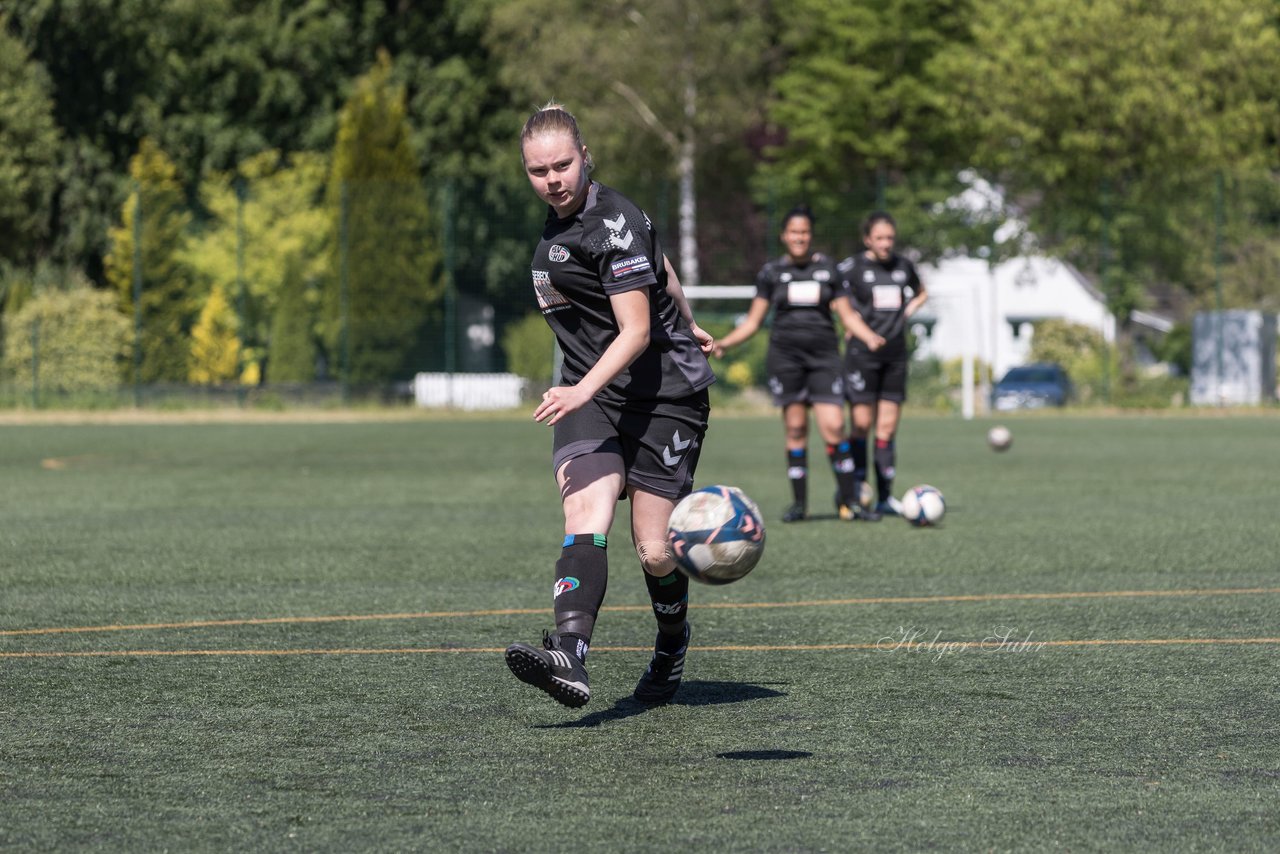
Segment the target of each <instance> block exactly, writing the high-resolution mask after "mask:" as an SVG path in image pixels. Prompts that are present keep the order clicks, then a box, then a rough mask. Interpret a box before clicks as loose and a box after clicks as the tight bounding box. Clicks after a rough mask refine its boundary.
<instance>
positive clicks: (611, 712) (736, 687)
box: [537, 680, 786, 729]
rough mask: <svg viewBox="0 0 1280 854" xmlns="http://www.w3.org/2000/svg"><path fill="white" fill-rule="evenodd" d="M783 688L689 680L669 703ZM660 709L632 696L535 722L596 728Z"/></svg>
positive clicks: (760, 696) (754, 695) (764, 694)
mask: <svg viewBox="0 0 1280 854" xmlns="http://www.w3.org/2000/svg"><path fill="white" fill-rule="evenodd" d="M785 696H786V694H784V693H783V692H782V691H775V690H773V689H772V688H766V687H764V686H763V685H752V684H751V683H749V682H706V681H698V680H692V681H689V682H685V683H684V684H683V685H681V686H680V690H679V692H677V693H676V697H675V699H674V700H672V701H671V702H670V703H669V705H672V706H722V705H725V704H727V703H745V702H747V701H749V700H764V699H768V698H769V697H785ZM656 708H659V707H658V706H655V705H652V704H650V703H641V702H639V701H638V700H635V699H633V698H631V697H623V698H621V699H619V700H618V701H617V702H616V703H614V704H613V708H611V709H603V710H601V711H599V712H592V713H591V714H589V715H587V716H586V717H584V718H579V719H578V720H576V721H564V722H563V723H558V724H538V725H537V728H538V729H571V728H575V727H597V726H600V725H601V724H604V723H608V722H610V721H620V720H625V719H626V718H632V717H635V716H636V715H642V714H644V713H645V712H647V711H650V710H651V709H656Z"/></svg>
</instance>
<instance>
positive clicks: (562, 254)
mask: <svg viewBox="0 0 1280 854" xmlns="http://www.w3.org/2000/svg"><path fill="white" fill-rule="evenodd" d="M547 257H548V258H550V259H551V260H552V261H554V262H555V263H557V264H563V263H564V262H565V261H568V260H569V250H568V249H565V248H564V247H563V246H561V245H560V244H559V243H557V244H555V245H554V246H552V247H551V249H550V250H548V251H547Z"/></svg>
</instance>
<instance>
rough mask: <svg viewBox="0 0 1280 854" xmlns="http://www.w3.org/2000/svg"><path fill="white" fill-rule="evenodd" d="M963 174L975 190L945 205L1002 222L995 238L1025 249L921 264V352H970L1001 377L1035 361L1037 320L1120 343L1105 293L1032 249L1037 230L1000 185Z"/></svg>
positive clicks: (951, 355) (943, 355)
mask: <svg viewBox="0 0 1280 854" xmlns="http://www.w3.org/2000/svg"><path fill="white" fill-rule="evenodd" d="M960 178H961V180H963V181H964V182H965V183H967V184H968V188H967V189H966V190H965V191H964V192H962V193H960V194H958V195H956V196H955V197H953V198H951V199H949V200H948V201H947V203H946V205H945V207H946V208H949V209H951V210H952V211H961V212H963V213H964V214H965V215H966V216H967V217H970V218H972V219H973V220H974V221H978V222H999V223H1000V226H999V227H998V228H997V229H996V230H995V233H994V237H995V241H996V243H997V244H1003V245H1009V244H1013V245H1017V246H1020V247H1024V249H1023V251H1022V252H1020V253H1016V254H1014V255H1012V256H1011V257H1006V258H1005V259H1004V260H1001V261H998V262H997V263H995V264H991V263H989V262H988V261H987V260H986V259H985V258H973V257H952V258H946V259H943V260H941V261H938V262H937V263H934V264H922V265H920V267H919V268H918V269H919V273H920V278H921V280H922V281H923V282H924V286H925V289H926V290H927V291H928V292H929V301H928V302H927V303H925V305H924V307H923V308H922V309H921V310H920V313H919V315H917V316H916V317H915V318H913V320H914V323H913V331H914V332H915V333H916V336H917V341H918V350H917V355H918V356H921V357H926V358H927V357H936V358H938V359H942V360H944V361H945V360H950V359H960V358H963V357H964V356H966V355H968V356H971V357H972V358H974V359H978V360H981V361H983V362H985V363H987V364H988V365H990V366H991V368H992V372H993V373H994V375H995V377H996V378H999V377H1000V376H1002V375H1003V374H1004V372H1005V371H1007V370H1008V369H1009V368H1012V367H1014V366H1016V365H1021V364H1024V363H1025V362H1027V361H1028V360H1029V358H1030V354H1031V338H1032V336H1033V335H1034V334H1035V330H1034V328H1033V326H1032V324H1034V323H1035V322H1036V321H1038V320H1049V319H1057V320H1065V321H1069V322H1071V323H1078V324H1081V325H1083V326H1087V327H1089V328H1090V329H1094V330H1096V331H1097V332H1098V333H1100V334H1101V335H1102V336H1103V338H1104V340H1106V341H1108V342H1111V341H1114V340H1115V332H1116V323H1115V318H1114V317H1113V316H1112V315H1111V313H1110V312H1109V311H1108V310H1107V306H1106V300H1105V298H1104V297H1103V295H1102V293H1101V292H1099V291H1098V289H1097V288H1095V287H1094V286H1093V284H1092V283H1091V282H1089V280H1088V279H1086V278H1085V277H1084V276H1083V275H1081V274H1080V272H1079V271H1078V270H1076V269H1075V268H1074V267H1072V266H1071V265H1070V264H1067V263H1065V262H1063V261H1059V260H1057V259H1054V258H1049V257H1047V256H1045V255H1042V254H1039V253H1038V252H1036V251H1035V250H1034V248H1032V247H1034V245H1035V238H1034V235H1030V234H1028V233H1027V232H1026V226H1025V224H1024V223H1022V222H1020V221H1019V220H1018V219H1016V218H1011V217H1010V216H1009V213H1008V210H1007V209H1006V207H1005V204H1004V197H1003V194H1002V193H1001V191H1000V190H999V188H997V187H994V186H993V185H991V184H990V183H988V182H987V181H986V180H984V179H983V178H982V177H981V176H979V175H978V174H977V173H975V172H972V171H967V172H964V173H961V175H960ZM907 240H908V242H909V241H910V236H909V235H908V236H907ZM1002 254H1007V253H1002Z"/></svg>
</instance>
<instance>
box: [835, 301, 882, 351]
mask: <svg viewBox="0 0 1280 854" xmlns="http://www.w3.org/2000/svg"><path fill="white" fill-rule="evenodd" d="M831 308H832V309H834V310H835V313H836V315H837V316H839V318H840V322H841V323H842V324H844V330H845V335H846V336H852V337H854V338H857V339H858V340H859V341H861V342H862V343H863V344H866V345H867V349H868V350H870V351H871V352H873V353H874V352H875V351H876V350H879V349H880V348H881V347H883V346H884V338H882V337H880V335H878V334H876V332H875V330H873V329H872V328H871V327H870V326H868V325H867V322H866V321H865V320H863V319H862V315H860V314H859V313H858V312H856V311H854V310H853V306H852V305H850V304H849V298H848V297H846V296H843V295H841V296H838V297H836V298H835V299H833V300H832V301H831Z"/></svg>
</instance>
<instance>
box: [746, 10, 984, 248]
mask: <svg viewBox="0 0 1280 854" xmlns="http://www.w3.org/2000/svg"><path fill="white" fill-rule="evenodd" d="M971 5H972V3H971V0H864V2H859V3H832V2H829V0H796V2H794V3H792V4H791V5H790V13H789V14H787V15H785V16H783V17H782V19H781V23H782V30H781V36H780V42H781V46H782V48H783V50H784V51H785V54H786V57H787V60H786V67H785V70H784V71H782V72H781V73H780V74H778V75H777V77H776V78H775V79H774V80H773V89H774V98H773V100H772V102H771V105H770V110H769V117H770V120H771V121H772V123H773V129H774V136H775V138H776V139H777V141H778V142H777V144H776V145H775V146H773V147H772V148H771V149H770V151H769V157H770V161H769V162H768V163H767V164H766V166H765V168H764V169H763V170H762V171H761V174H760V178H759V179H758V181H757V186H758V195H759V196H760V197H762V198H772V199H775V200H781V202H780V203H781V204H783V205H785V204H788V203H789V202H788V201H787V200H798V199H805V200H809V201H810V202H811V203H812V204H814V207H815V209H817V212H818V214H819V216H818V220H817V225H818V228H819V230H820V233H821V234H822V236H823V238H825V239H824V243H827V244H828V245H833V246H836V247H839V248H840V249H841V251H851V250H852V249H854V248H858V247H859V246H860V235H859V234H858V231H857V225H858V222H859V220H860V219H861V218H862V217H863V216H864V215H865V214H866V213H867V212H868V211H869V210H870V209H872V208H874V207H887V208H890V209H891V210H892V211H893V213H894V215H895V216H896V217H897V219H898V221H899V228H900V231H901V232H902V233H903V235H904V236H907V237H909V239H910V240H911V243H912V245H913V246H916V247H917V248H925V249H927V250H929V252H930V254H934V253H936V252H939V251H942V250H944V249H946V248H950V247H949V246H948V245H947V244H951V245H954V244H955V243H957V242H963V240H964V238H961V237H958V236H956V235H954V234H948V233H944V232H942V231H941V229H940V226H941V225H942V224H943V220H944V219H945V217H940V216H939V213H940V209H939V208H938V207H937V204H938V203H939V202H941V201H943V200H944V199H946V198H947V197H949V196H951V195H954V194H956V193H957V192H959V191H960V190H962V189H963V187H962V185H961V182H960V181H959V180H958V178H957V176H958V174H959V173H960V171H961V170H962V169H964V168H965V167H966V166H968V165H969V151H968V147H969V142H968V140H967V138H966V137H965V136H964V135H963V133H962V128H961V127H960V126H959V125H957V123H956V122H954V121H952V120H951V116H950V115H949V112H948V109H947V101H948V97H949V93H948V90H947V86H946V83H945V81H944V80H943V79H941V78H940V75H939V72H938V70H937V69H936V67H935V60H936V59H937V57H938V55H939V53H940V52H941V51H942V50H943V49H944V48H947V47H948V46H954V45H957V44H964V43H966V42H967V41H968V40H969V31H968V27H969V16H970V9H971ZM941 210H942V211H945V209H941ZM828 223H831V225H828ZM970 239H971V238H970Z"/></svg>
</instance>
